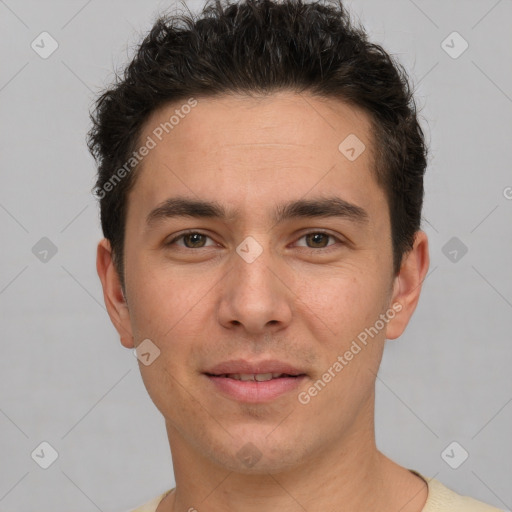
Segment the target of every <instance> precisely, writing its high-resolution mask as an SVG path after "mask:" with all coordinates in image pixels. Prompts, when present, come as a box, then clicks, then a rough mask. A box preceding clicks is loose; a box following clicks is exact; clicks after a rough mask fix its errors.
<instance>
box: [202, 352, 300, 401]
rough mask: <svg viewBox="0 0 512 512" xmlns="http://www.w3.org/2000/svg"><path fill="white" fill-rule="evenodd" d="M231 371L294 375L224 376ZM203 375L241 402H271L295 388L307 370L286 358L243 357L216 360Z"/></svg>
mask: <svg viewBox="0 0 512 512" xmlns="http://www.w3.org/2000/svg"><path fill="white" fill-rule="evenodd" d="M229 373H245V374H255V373H284V374H287V375H294V377H291V376H288V377H287V376H285V377H278V378H275V379H271V380H266V381H262V382H258V381H242V380H236V379H231V378H229V377H225V375H226V374H229ZM204 375H205V377H206V378H207V379H208V381H209V382H210V383H211V384H213V386H214V389H215V390H216V391H217V392H219V393H220V394H222V395H224V396H226V397H227V398H230V399H232V400H236V401H238V402H244V403H253V404H255V403H264V402H269V401H272V400H275V399H277V398H279V397H281V396H283V395H285V394H287V393H290V392H292V391H295V392H296V391H297V389H298V388H299V387H300V386H302V384H303V382H304V380H305V379H306V377H307V375H306V373H305V372H304V371H302V370H300V369H298V368H296V367H294V366H292V365H290V364H288V363H285V362H283V361H277V360H266V361H259V362H249V361H246V360H244V359H234V360H231V361H225V362H223V363H220V364H217V365H215V366H213V367H212V368H210V369H209V370H208V371H206V372H204Z"/></svg>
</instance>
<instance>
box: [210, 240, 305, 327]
mask: <svg viewBox="0 0 512 512" xmlns="http://www.w3.org/2000/svg"><path fill="white" fill-rule="evenodd" d="M253 244H254V242H253ZM259 245H260V248H259V250H258V251H257V253H259V254H258V255H257V257H255V258H254V256H255V254H254V253H253V254H252V255H251V254H250V253H251V251H254V249H255V248H254V245H253V246H252V247H249V248H248V251H246V252H244V246H243V244H241V245H240V246H239V247H238V250H237V251H236V252H234V253H233V255H232V258H233V265H232V267H231V271H230V272H228V273H227V275H226V277H225V279H224V281H223V282H222V285H221V286H222V293H221V298H220V302H219V306H218V316H219V322H220V323H221V324H222V325H223V326H224V327H226V328H230V329H233V328H234V327H235V326H240V327H238V329H241V330H244V331H245V332H246V333H247V334H251V335H253V336H256V335H264V334H266V333H269V332H276V331H279V330H281V329H284V328H285V327H286V326H288V325H289V324H290V322H291V319H292V315H293V300H294V297H295V295H294V294H293V291H292V288H293V284H292V283H291V282H290V281H291V279H292V276H291V274H290V269H289V268H288V267H287V266H286V265H285V264H284V263H283V262H279V260H278V259H277V256H276V255H272V254H271V251H270V250H268V248H266V247H263V246H262V244H259ZM245 249H247V246H246V247H245ZM247 255H248V256H249V257H247Z"/></svg>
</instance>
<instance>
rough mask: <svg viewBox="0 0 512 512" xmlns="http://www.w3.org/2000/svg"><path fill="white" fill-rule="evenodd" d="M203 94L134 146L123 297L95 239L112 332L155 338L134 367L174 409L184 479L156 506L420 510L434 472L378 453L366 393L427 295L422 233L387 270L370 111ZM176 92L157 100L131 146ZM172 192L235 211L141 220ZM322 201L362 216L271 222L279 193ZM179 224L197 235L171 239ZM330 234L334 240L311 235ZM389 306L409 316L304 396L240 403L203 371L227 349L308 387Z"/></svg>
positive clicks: (175, 448)
mask: <svg viewBox="0 0 512 512" xmlns="http://www.w3.org/2000/svg"><path fill="white" fill-rule="evenodd" d="M197 99H198V105H197V106H196V107H195V108H194V109H192V111H191V112H190V113H189V114H188V115H187V116H185V118H184V119H182V120H180V122H179V124H178V125H177V126H175V127H174V129H173V130H172V131H171V132H170V133H169V134H168V135H167V136H166V137H165V138H164V139H163V140H162V142H159V143H158V144H157V146H156V147H155V148H154V149H152V150H151V151H150V152H149V154H148V155H147V156H146V157H145V158H144V160H143V162H142V164H141V165H142V167H141V168H140V169H139V171H140V174H139V175H138V179H137V182H136V184H135V186H134V188H133V189H132V190H131V191H130V193H129V196H128V213H127V220H126V238H125V271H126V300H125V298H124V296H123V294H122V291H121V288H120V283H119V276H118V275H117V273H116V270H115V268H114V266H113V264H112V258H111V248H110V244H109V242H108V240H106V239H103V240H101V241H100V243H99V244H98V250H97V270H98V275H99V277H100V279H101V283H102V286H103V292H104V299H105V304H106V306H107V309H108V313H109V316H110V318H111V320H112V323H113V324H114V326H115V327H116V329H117V331H118V332H119V335H120V338H121V343H122V344H123V346H125V347H126V348H131V349H133V348H134V347H136V346H137V345H138V344H139V343H141V341H142V340H144V339H146V338H149V339H150V340H151V341H152V342H153V343H154V344H155V345H156V346H158V348H159V350H160V355H159V356H158V357H157V358H156V359H155V360H154V362H152V363H151V364H150V365H148V366H145V365H143V364H142V363H141V362H139V367H140V371H141V374H142V378H143V381H144V384H145V386H146V388H147V390H148V393H149V395H150V397H151V399H152V400H153V402H154V403H155V405H156V407H157V408H158V409H159V410H160V412H161V413H162V414H163V416H164V418H165V421H166V427H167V434H168V438H169V443H170V448H171V453H172V458H173V468H174V474H175V479H176V490H175V491H174V492H172V493H170V494H169V495H168V496H166V498H165V499H164V500H163V501H162V502H161V503H160V505H159V507H158V512H164V511H174V512H184V511H187V510H189V509H191V507H194V508H195V509H197V510H200V511H201V510H205V511H240V510H243V511H244V512H251V511H256V510H258V511H260V510H266V511H269V512H273V511H279V512H292V511H293V512H295V511H303V510H339V509H340V507H341V506H342V505H343V509H344V510H351V511H356V512H357V511H361V512H362V511H367V510H370V509H375V510H376V509H377V508H378V509H379V510H381V511H390V512H391V511H392V512H398V511H400V512H415V511H420V510H421V509H422V508H423V506H424V504H425V501H426V499H427V486H426V483H425V482H424V481H423V480H422V479H420V478H419V477H418V476H416V475H414V474H412V473H411V472H409V471H408V470H407V469H406V468H403V467H401V466H399V465H398V464H396V463H394V462H393V461H391V460H390V459H389V458H388V457H386V456H385V455H384V454H382V453H381V452H379V450H378V449H377V447H376V444H375V435H374V401H375V392H374V389H375V380H376V374H377V371H378V367H379V364H380V362H381V357H382V352H383V348H384V342H385V340H386V339H395V338H398V337H399V336H400V335H401V334H402V333H403V331H404V329H405V328H406V326H407V324H408V322H409V320H410V318H411V316H412V314H413V312H414V310H415V308H416V305H417V302H418V300H419V296H420V291H421V285H422V282H423V280H424V278H425V276H426V273H427V270H428V266H429V254H428V240H427V236H426V234H425V233H424V232H423V231H418V232H417V233H416V238H415V243H414V247H413V249H412V250H411V251H410V252H409V253H407V255H406V256H405V257H404V259H403V261H402V266H401V270H400V273H399V274H398V275H397V276H394V275H393V272H392V247H391V226H390V218H389V214H388V206H387V200H386V196H385V194H384V191H383V190H382V189H381V188H380V187H379V186H378V184H377V182H376V181H375V178H374V175H373V173H372V171H371V169H372V165H373V161H372V152H371V148H372V139H371V131H370V123H369V118H368V117H367V115H366V114H365V113H364V112H362V111H360V110H358V109H356V108H354V107H352V106H349V105H347V104H344V103H342V102H340V101H337V100H326V99H320V98H315V97H313V96H310V95H306V94H301V95H298V94H295V93H292V92H280V93H276V94H273V95H271V96H269V97H265V98H259V99H255V98H248V97H242V96H227V95H226V96H222V97H217V98H208V99H206V98H204V99H202V98H197ZM183 103H184V102H183ZM181 104H182V103H180V104H177V103H175V104H170V105H166V106H165V107H162V108H160V109H159V110H157V111H155V112H154V113H153V114H152V115H151V117H150V118H149V119H148V121H147V122H146V124H145V126H144V129H143V131H142V133H141V137H140V140H141V141H144V140H146V137H147V136H148V135H151V133H152V131H153V130H154V128H155V127H156V126H158V125H159V123H161V122H165V121H167V120H168V119H169V117H170V116H171V115H172V113H173V112H174V110H175V109H176V108H179V107H180V105H181ZM349 134H356V135H357V137H358V138H359V139H360V140H361V141H363V143H364V144H365V145H366V150H365V151H364V152H363V153H362V154H361V155H360V156H359V157H358V158H357V159H356V160H354V161H350V160H349V159H347V158H346V157H345V156H344V155H343V154H342V153H341V152H340V151H339V150H338V146H339V144H340V142H341V141H343V140H344V139H345V137H347V136H348V135H349ZM177 195H183V196H187V197H189V198H193V199H203V200H212V201H217V202H219V203H220V204H222V205H224V206H225V207H226V208H229V207H236V208H238V209H239V216H238V217H236V218H235V217H230V218H228V219H226V220H220V219H203V218H199V219H197V218H190V217H188V218H187V217H181V218H171V219H166V220H163V221H162V222H161V223H159V224H157V225H155V226H154V228H153V229H152V230H150V231H148V230H146V228H145V218H146V216H147V214H148V213H149V212H150V211H151V210H152V209H153V208H155V206H157V205H158V204H159V203H161V202H162V201H164V200H165V199H167V198H169V197H171V196H172V197H174V196H177ZM332 195H335V196H337V197H340V198H343V199H345V200H347V201H349V202H351V203H354V204H356V205H358V206H360V207H362V208H364V209H365V210H366V211H367V212H368V214H369V222H368V223H367V224H361V223H356V222H352V221H350V220H349V219H346V218H338V217H325V218H311V219H308V218H295V219H290V220H287V221H285V222H283V223H281V224H275V223H274V222H273V221H272V219H271V214H272V212H273V209H274V207H275V205H276V204H279V203H282V202H286V201H291V200H297V199H302V198H304V199H307V198H313V197H319V196H332ZM187 229H193V230H199V231H200V232H201V233H203V234H205V235H206V237H198V238H195V239H194V238H192V239H190V238H189V239H181V240H178V241H177V242H175V243H174V245H170V246H165V245H164V244H165V243H166V242H169V241H170V240H171V239H172V238H173V236H177V235H179V234H180V233H182V232H183V230H187ZM323 230H325V231H328V232H329V235H333V236H334V237H337V239H336V238H327V239H322V238H321V237H320V238H317V239H315V238H314V237H313V239H311V237H306V236H305V235H306V234H308V233H310V234H312V233H317V232H318V231H323ZM247 236H252V237H253V238H254V239H256V240H257V242H258V243H259V244H260V246H261V248H262V253H261V254H260V256H259V257H258V258H257V259H256V260H254V261H253V262H252V263H248V262H246V261H245V260H244V259H243V258H241V257H240V256H239V255H238V253H237V252H236V250H235V249H236V247H237V246H238V245H239V244H240V243H241V242H242V241H243V240H244V239H245V238H246V237H247ZM341 241H343V242H344V243H341ZM186 244H188V246H187V245H186ZM397 303H399V304H400V305H401V307H402V309H401V311H400V312H399V313H397V314H396V315H395V316H394V318H393V319H391V320H389V321H388V322H387V323H386V324H385V327H384V328H383V329H381V330H380V331H379V333H378V335H376V336H375V337H374V338H373V339H370V341H369V342H368V344H367V346H366V347H364V348H363V349H362V350H361V351H360V352H359V353H358V354H357V355H355V356H354V358H353V359H352V360H351V361H350V362H349V364H348V365H347V366H345V367H344V368H343V370H342V371H341V372H339V373H338V374H337V375H336V377H335V378H333V379H332V380H331V382H329V383H328V384H327V385H326V386H325V388H324V389H323V390H322V391H321V392H319V393H318V394H317V396H315V397H312V398H311V401H310V402H309V403H308V404H306V405H303V404H301V403H299V401H298V399H297V393H296V392H292V393H288V394H285V395H284V396H281V397H279V398H277V399H275V400H274V401H271V402H267V403H264V404H244V403H240V402H237V401H235V400H232V399H229V398H226V397H224V396H222V395H220V394H219V393H218V392H217V391H215V389H214V388H213V386H212V385H211V383H210V382H209V381H208V379H207V378H206V377H205V376H204V375H202V373H201V372H202V371H204V370H205V369H207V368H209V367H211V366H213V365H214V364H217V363H220V362H222V361H226V360H228V359H232V358H245V359H248V360H256V359H259V360H261V359H279V360H282V361H286V362H288V363H290V364H293V365H294V366H296V367H298V368H300V369H302V370H303V371H305V372H306V373H307V378H306V379H305V382H304V385H303V386H301V390H307V389H308V388H309V387H310V386H311V385H312V384H313V383H314V382H316V381H317V380H318V379H319V378H321V376H322V375H323V374H324V373H325V372H326V371H327V370H328V368H329V367H332V365H333V363H334V362H335V361H336V360H337V357H338V356H339V355H343V354H344V353H345V352H346V351H347V350H348V349H349V347H350V345H351V343H352V341H353V340H354V339H356V337H357V335H358V334H359V333H361V332H362V331H364V330H365V328H369V327H370V326H373V325H374V324H375V322H376V320H377V319H378V318H379V315H380V314H383V313H385V312H386V310H388V309H389V308H391V307H392V305H393V304H397ZM299 391H300V390H299ZM248 442H251V443H253V444H254V445H255V446H256V447H257V449H258V450H259V452H260V453H261V458H260V460H259V461H258V462H257V463H256V464H254V465H253V466H251V467H248V466H247V465H246V464H244V463H243V461H241V460H240V459H239V457H237V452H238V451H239V450H240V449H241V448H242V447H243V446H244V445H246V444H247V443H248ZM169 488H170V487H169Z"/></svg>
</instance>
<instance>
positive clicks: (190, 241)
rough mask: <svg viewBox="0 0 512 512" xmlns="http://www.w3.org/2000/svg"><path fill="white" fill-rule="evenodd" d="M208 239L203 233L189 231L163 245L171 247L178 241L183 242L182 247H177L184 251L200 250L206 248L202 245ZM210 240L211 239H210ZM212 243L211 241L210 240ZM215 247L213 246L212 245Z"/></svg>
mask: <svg viewBox="0 0 512 512" xmlns="http://www.w3.org/2000/svg"><path fill="white" fill-rule="evenodd" d="M207 238H210V237H209V236H208V235H205V234H204V233H200V232H199V231H189V232H187V233H182V234H181V235H178V236H176V237H174V238H173V239H172V240H170V241H169V242H167V243H166V244H165V245H166V246H168V245H173V244H175V243H176V242H177V241H178V240H183V241H184V245H180V244H177V245H179V246H180V247H185V248H186V249H201V248H202V247H207V246H205V245H204V241H205V239H207ZM210 240H211V238H210ZM212 241H213V240H212ZM213 245H215V244H213Z"/></svg>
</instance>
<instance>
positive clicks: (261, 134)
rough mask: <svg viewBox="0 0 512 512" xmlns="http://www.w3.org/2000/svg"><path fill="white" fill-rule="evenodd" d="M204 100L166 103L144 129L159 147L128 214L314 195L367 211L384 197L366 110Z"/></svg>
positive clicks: (292, 100)
mask: <svg viewBox="0 0 512 512" xmlns="http://www.w3.org/2000/svg"><path fill="white" fill-rule="evenodd" d="M195 101H196V102H197V103H196V105H195V106H194V107H192V108H190V107H187V108H185V107H186V106H187V105H190V104H191V103H190V101H189V102H187V100H183V101H179V102H173V103H170V104H167V105H165V106H164V107H161V108H160V109H158V110H156V111H155V112H153V114H152V115H151V116H150V118H149V119H148V120H147V121H146V123H145V125H144V127H143V130H142V131H141V134H140V137H139V141H140V143H141V144H143V143H145V142H146V141H148V140H149V139H151V140H152V141H153V143H154V147H153V148H152V149H151V150H150V151H149V152H148V154H147V155H146V156H145V157H144V158H143V160H142V162H141V163H140V164H139V167H138V168H137V182H136V184H135V186H134V187H133V189H132V190H131V191H130V194H129V201H128V203H129V205H128V209H129V211H130V210H134V209H136V210H137V217H138V218H140V217H141V216H142V215H145V214H147V213H148V211H149V210H150V209H152V208H154V207H155V206H156V205H157V204H159V203H161V202H162V201H164V200H166V199H167V198H169V197H170V196H178V195H180V196H183V195H186V196H189V197H190V198H196V199H199V198H201V199H208V200H212V201H220V202H223V201H224V202H226V203H229V204H231V205H233V206H235V207H236V206H242V208H244V207H245V208H251V205H253V206H255V205H256V204H258V205H259V206H261V203H262V201H263V198H265V197H268V198H269V201H270V203H271V204H270V206H274V205H275V204H276V202H277V200H278V199H283V200H284V199H290V200H291V199H298V198H300V197H303V196H306V195H307V194H308V193H310V192H311V193H312V192H314V193H315V195H318V194H322V193H325V192H328V193H329V195H332V194H333V193H334V194H337V195H341V196H342V197H343V199H345V200H347V201H350V202H352V203H355V204H358V203H359V204H360V205H361V206H362V207H363V204H364V203H366V204H367V205H368V203H369V202H370V198H371V197H372V196H375V195H379V194H380V196H381V197H380V200H382V193H381V191H380V190H379V188H378V187H377V185H376V182H375V180H374V177H373V172H372V166H373V161H374V160H373V152H372V147H373V139H372V132H371V123H370V119H369V117H368V116H367V114H365V113H364V112H363V111H362V110H360V109H357V108H354V107H353V106H350V105H347V104H346V103H343V102H341V101H338V100H334V99H325V98H318V97H313V96H310V95H307V94H295V93H288V92H281V93H276V94H273V95H270V96H266V97H257V98H254V97H247V96H237V95H229V96H228V95H225V96H219V97H213V98H201V97H198V98H196V99H195ZM347 141H348V142H347ZM152 145H153V144H152ZM352 148H354V149H355V151H356V158H353V155H354V151H352V152H350V150H351V149H352ZM347 149H348V150H349V152H348V153H347V152H346V150H347ZM361 151H362V152H361ZM359 152H361V153H360V154H359V155H358V153H359ZM349 157H350V158H349ZM132 203H134V206H133V207H132ZM362 203H363V204H362ZM368 206H369V205H368ZM378 206H379V205H375V204H374V207H378ZM381 206H382V205H381ZM254 209H255V208H254V207H253V208H252V210H253V212H252V213H253V214H254ZM368 209H370V208H368Z"/></svg>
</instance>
